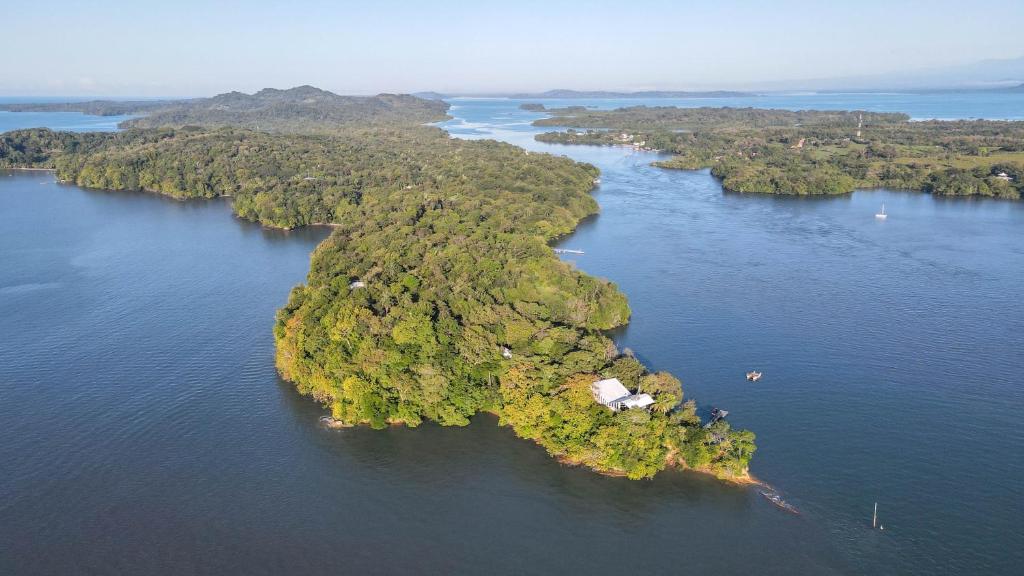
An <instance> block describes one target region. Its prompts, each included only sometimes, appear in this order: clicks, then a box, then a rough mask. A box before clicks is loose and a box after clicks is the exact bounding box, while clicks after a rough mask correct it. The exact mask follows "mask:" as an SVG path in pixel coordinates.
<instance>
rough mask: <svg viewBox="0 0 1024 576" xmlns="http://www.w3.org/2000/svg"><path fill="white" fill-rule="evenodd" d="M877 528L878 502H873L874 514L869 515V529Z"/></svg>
mask: <svg viewBox="0 0 1024 576" xmlns="http://www.w3.org/2000/svg"><path fill="white" fill-rule="evenodd" d="M877 527H878V502H875V513H874V514H872V515H871V528H872V529H874V528H877Z"/></svg>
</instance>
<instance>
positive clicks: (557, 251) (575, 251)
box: [554, 248, 583, 254]
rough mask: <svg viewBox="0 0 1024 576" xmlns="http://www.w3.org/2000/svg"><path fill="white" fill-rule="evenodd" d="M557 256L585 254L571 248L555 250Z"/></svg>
mask: <svg viewBox="0 0 1024 576" xmlns="http://www.w3.org/2000/svg"><path fill="white" fill-rule="evenodd" d="M554 250H555V254H583V250H573V249H571V248H555V249H554Z"/></svg>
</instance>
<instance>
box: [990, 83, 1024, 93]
mask: <svg viewBox="0 0 1024 576" xmlns="http://www.w3.org/2000/svg"><path fill="white" fill-rule="evenodd" d="M995 90H996V91H997V92H1024V84H1017V85H1016V86H1007V87H1006V88H996V89H995Z"/></svg>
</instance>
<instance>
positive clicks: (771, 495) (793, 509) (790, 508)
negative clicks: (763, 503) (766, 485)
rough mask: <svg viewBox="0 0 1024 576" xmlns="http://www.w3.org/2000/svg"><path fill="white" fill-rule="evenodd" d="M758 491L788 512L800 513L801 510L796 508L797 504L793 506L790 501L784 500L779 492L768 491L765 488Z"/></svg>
mask: <svg viewBox="0 0 1024 576" xmlns="http://www.w3.org/2000/svg"><path fill="white" fill-rule="evenodd" d="M758 492H759V493H760V494H761V496H764V498H765V500H768V501H769V502H771V503H772V504H775V505H776V506H778V507H779V508H782V509H783V510H785V511H786V512H789V513H790V514H799V513H800V511H799V510H797V509H796V506H793V505H792V504H790V503H789V502H786V501H785V500H783V499H782V496H779V493H778V492H766V491H764V490H758Z"/></svg>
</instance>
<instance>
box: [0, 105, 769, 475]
mask: <svg viewBox="0 0 1024 576" xmlns="http://www.w3.org/2000/svg"><path fill="white" fill-rule="evenodd" d="M89 106H90V107H93V106H97V105H96V104H94V103H91V104H89ZM112 108H113V106H112ZM94 109H98V108H94ZM117 109H119V110H124V109H125V108H124V107H121V108H117ZM446 111H447V104H445V103H443V102H437V101H431V100H424V99H420V98H415V97H413V96H395V95H380V96H375V97H345V96H338V95H335V94H331V93H329V92H325V91H322V90H317V89H315V88H312V87H300V88H295V89H292V90H263V91H260V92H258V93H256V94H253V95H248V94H240V93H237V92H233V93H229V94H222V95H220V96H216V97H214V98H208V99H198V100H192V101H180V102H171V103H166V104H162V105H160V106H155V107H154V108H152V109H150V110H149V111H148V112H147V113H146V114H147V115H146V116H143V117H141V118H137V119H133V120H131V121H129V122H128V123H127V125H126V127H127V128H128V129H127V130H125V131H122V132H117V133H68V132H53V131H50V130H45V129H35V130H21V131H15V132H9V133H6V134H2V135H0V167H6V168H47V169H53V170H55V171H56V175H57V177H58V178H59V179H60V180H62V181H65V182H73V183H76V184H78V185H81V186H86V187H93V188H103V189H114V190H139V191H147V192H154V193H159V194H165V195H168V196H171V197H174V198H182V199H184V198H214V197H229V198H231V200H232V206H233V210H234V212H235V213H236V214H237V215H238V216H239V217H241V218H245V219H248V220H252V221H255V222H259V223H261V224H263V225H266V226H272V227H280V228H294V227H298V226H307V225H313V224H331V225H332V226H333V227H334V230H333V232H332V234H331V236H330V237H329V238H328V239H327V240H325V241H324V242H323V243H322V244H321V245H320V246H319V247H318V248H317V249H316V251H315V252H314V254H313V256H312V261H311V266H310V272H309V275H308V277H307V281H306V284H305V285H301V286H297V287H296V288H295V289H294V290H292V293H291V295H290V297H289V299H288V302H287V304H286V305H285V306H284V307H283V308H282V309H281V310H280V311H279V312H278V314H277V319H276V323H275V326H274V336H275V340H276V344H277V354H276V362H277V367H278V370H279V371H280V373H281V375H282V376H283V377H284V378H286V379H287V380H289V381H291V382H293V383H294V384H295V386H296V388H297V389H298V390H299V391H300V392H301V393H303V394H306V395H309V396H311V397H313V398H314V399H316V400H317V401H318V402H320V403H322V404H323V405H324V406H325V408H326V409H327V410H329V411H330V416H329V417H328V420H329V422H330V423H332V424H334V425H339V426H347V425H367V426H370V427H373V428H384V427H386V426H389V425H405V426H417V425H419V424H421V423H422V422H424V421H433V422H437V423H439V424H442V425H455V426H461V425H465V424H467V423H468V422H469V420H470V418H471V417H472V416H473V415H474V414H477V413H480V412H491V413H494V414H497V415H498V417H499V418H500V422H501V423H502V424H504V425H508V426H510V427H511V428H512V429H513V430H514V431H515V433H516V434H517V435H519V436H521V437H523V438H527V439H530V440H533V441H535V442H536V443H537V444H539V445H540V446H542V447H544V449H545V450H547V451H548V452H549V453H550V454H551V455H552V456H554V457H556V458H558V459H559V460H560V461H562V462H566V463H570V464H578V465H583V466H587V467H590V468H592V469H594V470H597V471H600V472H602V473H607V474H617V475H624V476H627V477H629V478H633V479H639V478H648V477H651V476H653V475H654V474H656V473H657V472H659V471H660V470H663V469H665V468H666V467H677V468H688V469H694V470H698V471H704V472H708V473H712V474H715V475H716V476H719V477H721V478H723V479H728V480H732V481H746V480H749V475H748V472H747V470H748V464H749V462H750V459H751V456H752V455H753V453H754V451H755V449H756V448H755V445H754V435H753V434H752V433H751V432H749V431H746V430H738V429H732V428H731V427H730V426H729V423H728V422H727V421H725V420H721V419H719V420H716V421H715V422H713V423H711V424H708V425H705V424H704V423H703V422H702V420H701V418H700V416H699V415H698V413H697V406H696V404H695V403H694V401H693V400H688V399H684V396H683V388H682V384H681V383H680V381H679V380H678V379H677V378H675V377H674V376H672V375H670V374H668V373H664V372H651V371H649V370H648V369H647V368H646V367H645V366H644V365H643V364H642V363H641V362H640V361H639V360H637V359H636V357H635V356H633V355H632V354H631V353H630V352H628V351H620V350H618V349H617V348H616V346H615V344H614V342H612V340H611V339H610V338H609V337H608V336H607V334H606V332H607V331H608V330H610V329H612V328H615V327H618V326H622V325H623V324H625V323H626V322H627V321H628V320H629V315H630V310H629V306H628V304H627V301H626V297H625V295H623V294H622V293H621V292H619V290H618V289H617V288H616V287H615V285H614V284H612V283H610V282H608V281H605V280H601V279H598V278H593V277H591V276H588V275H586V274H583V273H581V272H579V271H578V270H576V269H574V268H573V267H572V266H570V265H569V264H567V263H564V262H562V261H560V260H559V259H558V258H557V257H556V255H555V253H554V251H553V250H552V248H551V243H552V242H553V241H554V240H555V239H557V238H558V237H561V236H563V235H565V234H568V233H570V232H571V231H572V230H573V229H574V228H575V227H576V226H577V224H578V223H579V222H580V221H581V220H582V219H583V218H585V217H587V216H589V215H592V214H594V213H596V212H597V209H598V207H597V203H596V202H595V201H594V199H593V198H592V196H591V194H590V192H591V190H592V188H593V186H594V181H595V179H596V178H597V177H598V171H597V169H596V168H594V167H593V166H590V165H588V164H582V163H577V162H574V161H572V160H569V159H566V158H560V157H555V156H551V155H546V154H527V153H526V152H525V151H524V150H523V149H521V148H518V147H515V146H512V145H509V144H503V143H498V142H494V141H487V140H480V141H470V140H458V139H451V138H449V137H448V135H447V133H445V132H444V131H442V130H440V129H438V128H433V127H426V126H423V124H424V123H427V122H436V121H438V120H442V119H444V118H445V117H446ZM257 126H258V129H257Z"/></svg>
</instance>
